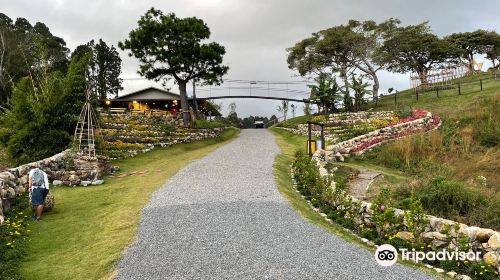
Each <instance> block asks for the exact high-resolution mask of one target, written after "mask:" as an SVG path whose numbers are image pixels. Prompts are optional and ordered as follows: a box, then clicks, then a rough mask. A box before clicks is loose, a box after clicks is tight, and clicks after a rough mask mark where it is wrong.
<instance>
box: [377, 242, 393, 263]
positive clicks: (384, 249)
mask: <svg viewBox="0 0 500 280" xmlns="http://www.w3.org/2000/svg"><path fill="white" fill-rule="evenodd" d="M375 260H376V261H377V263H378V264H380V265H381V266H391V265H393V264H395V263H396V262H397V261H398V252H397V251H396V248H394V246H392V245H389V244H383V245H380V246H378V248H377V250H376V251H375Z"/></svg>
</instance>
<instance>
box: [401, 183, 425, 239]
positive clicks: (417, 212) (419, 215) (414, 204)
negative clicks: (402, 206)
mask: <svg viewBox="0 0 500 280" xmlns="http://www.w3.org/2000/svg"><path fill="white" fill-rule="evenodd" d="M409 208H410V209H409V210H408V211H406V212H405V214H404V217H405V221H406V225H407V227H408V230H409V231H410V232H411V233H412V234H413V237H414V238H415V241H416V243H417V244H419V245H420V244H423V240H422V239H421V237H420V234H422V233H423V232H424V231H425V227H426V226H427V224H429V218H428V217H427V215H426V214H425V213H424V208H423V206H422V202H421V201H420V199H419V198H418V197H417V196H416V195H415V194H414V193H413V192H412V194H411V196H410V205H409Z"/></svg>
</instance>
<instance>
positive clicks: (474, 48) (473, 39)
mask: <svg viewBox="0 0 500 280" xmlns="http://www.w3.org/2000/svg"><path fill="white" fill-rule="evenodd" d="M445 39H446V40H448V41H449V42H450V43H452V44H453V45H454V46H455V47H456V48H457V50H458V51H457V56H458V58H460V59H463V60H465V62H467V67H468V68H469V72H471V73H472V72H473V71H474V55H476V54H489V57H490V59H491V58H493V57H495V47H496V48H500V46H499V45H498V42H497V40H498V34H497V33H496V32H493V31H486V30H482V29H478V30H476V31H473V32H462V33H453V34H451V35H449V36H447V37H445ZM497 55H498V54H497ZM495 59H496V58H495ZM492 62H493V66H494V65H495V61H494V60H493V61H492Z"/></svg>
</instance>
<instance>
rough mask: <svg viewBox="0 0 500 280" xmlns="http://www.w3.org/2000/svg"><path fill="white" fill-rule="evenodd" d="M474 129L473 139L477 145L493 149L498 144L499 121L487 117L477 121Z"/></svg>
mask: <svg viewBox="0 0 500 280" xmlns="http://www.w3.org/2000/svg"><path fill="white" fill-rule="evenodd" d="M497 118H498V117H497ZM476 127H477V129H476V130H475V131H474V137H475V138H476V139H477V140H478V142H479V144H481V145H482V146H485V147H495V146H497V145H498V144H500V120H495V118H494V117H493V116H492V115H488V116H486V117H485V118H484V119H483V120H481V121H479V122H478V123H477V126H476Z"/></svg>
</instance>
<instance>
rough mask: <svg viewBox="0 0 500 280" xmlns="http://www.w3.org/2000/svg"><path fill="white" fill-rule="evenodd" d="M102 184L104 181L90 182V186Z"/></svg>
mask: <svg viewBox="0 0 500 280" xmlns="http://www.w3.org/2000/svg"><path fill="white" fill-rule="evenodd" d="M102 184H104V180H94V181H92V185H102Z"/></svg>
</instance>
